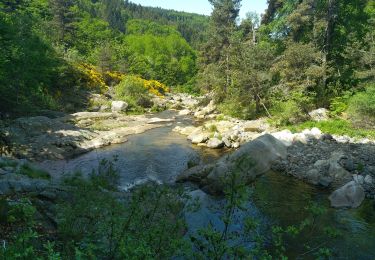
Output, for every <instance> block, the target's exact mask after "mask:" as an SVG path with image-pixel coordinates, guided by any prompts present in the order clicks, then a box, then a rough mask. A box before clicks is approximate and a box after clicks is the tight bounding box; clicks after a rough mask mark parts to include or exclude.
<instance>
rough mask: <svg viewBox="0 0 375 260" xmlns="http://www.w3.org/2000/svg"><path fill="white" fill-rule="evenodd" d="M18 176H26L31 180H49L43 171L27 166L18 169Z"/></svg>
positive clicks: (49, 176)
mask: <svg viewBox="0 0 375 260" xmlns="http://www.w3.org/2000/svg"><path fill="white" fill-rule="evenodd" d="M18 173H19V174H22V175H25V176H28V177H30V178H32V179H47V180H49V179H50V178H51V175H50V174H49V173H48V172H46V171H43V170H40V169H36V168H34V167H32V166H30V165H29V164H23V165H22V166H21V167H20V169H19V172H18Z"/></svg>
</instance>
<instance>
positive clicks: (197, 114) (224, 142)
mask: <svg viewBox="0 0 375 260" xmlns="http://www.w3.org/2000/svg"><path fill="white" fill-rule="evenodd" d="M153 102H154V104H156V105H157V106H158V107H160V108H162V109H165V108H170V109H175V110H178V111H179V112H178V114H179V116H192V117H194V118H195V119H196V121H197V122H198V124H194V125H193V124H192V125H186V124H184V126H180V125H179V124H178V122H176V124H177V126H176V127H175V128H174V129H173V131H174V132H176V133H179V134H182V135H184V136H186V138H187V139H188V140H190V142H191V143H192V144H194V145H197V146H201V147H206V148H209V149H222V148H227V149H232V150H237V149H238V151H237V152H235V153H234V154H233V155H230V156H227V157H225V158H223V159H221V160H220V161H218V162H216V163H212V164H204V165H198V166H196V167H193V168H192V169H189V170H188V171H187V172H185V173H182V174H181V175H180V177H179V178H178V179H179V181H193V182H197V183H199V185H200V186H201V187H202V188H203V187H204V189H205V190H206V191H209V192H212V193H217V192H220V189H222V188H220V185H221V184H222V183H221V182H220V178H222V176H223V173H224V172H229V171H231V170H233V168H234V164H235V162H236V161H237V160H238V159H239V155H241V156H242V155H246V157H247V158H248V159H249V160H255V164H257V163H258V166H259V165H261V167H258V166H257V167H247V170H246V169H245V170H243V175H244V176H245V181H247V182H248V181H253V180H254V179H255V177H256V176H259V175H260V174H262V173H264V172H267V171H268V170H269V169H271V168H272V169H273V170H275V171H277V172H280V173H283V174H286V175H290V176H294V177H296V178H298V179H301V180H303V181H306V182H308V183H311V184H313V185H318V186H321V187H323V188H329V189H332V190H335V192H334V193H333V194H332V196H331V197H330V200H331V205H332V206H334V207H358V206H359V205H360V204H361V202H362V201H363V199H364V197H365V196H366V197H368V198H370V199H374V198H375V156H374V155H375V144H374V142H372V141H371V140H368V139H362V140H355V139H352V138H349V137H347V136H331V135H328V134H324V133H322V132H321V131H320V130H319V129H317V128H313V129H306V130H304V131H302V132H300V133H291V132H290V131H288V130H282V131H280V130H278V129H276V128H274V127H272V126H271V125H270V124H269V123H268V122H267V120H266V119H258V120H239V119H235V118H231V117H227V116H224V115H222V114H220V113H218V112H217V107H216V105H215V104H214V102H213V101H212V100H211V101H210V97H209V96H203V97H199V98H195V97H192V96H190V95H186V94H174V95H167V96H166V97H163V98H161V97H155V98H154V99H153ZM122 108H126V104H122V103H121V104H119V102H117V101H114V102H113V109H112V110H113V112H80V113H75V114H71V115H58V116H38V117H30V118H19V119H16V120H14V121H13V122H12V123H11V124H10V125H9V126H8V127H6V128H4V129H2V132H3V136H5V139H6V142H7V144H8V145H9V148H10V149H9V152H10V153H12V154H13V155H14V156H16V157H18V158H26V159H29V160H34V161H35V160H37V161H43V160H51V159H52V160H56V159H67V158H71V157H74V156H77V155H79V154H82V153H86V152H89V151H91V150H93V149H97V148H100V147H104V146H108V145H111V144H118V143H123V142H126V141H127V138H128V136H130V135H134V134H140V133H143V132H145V131H148V130H151V129H154V128H159V127H165V126H169V125H170V124H171V123H172V122H175V121H176V118H175V117H171V118H163V119H162V118H158V117H155V116H153V115H152V114H149V115H133V116H132V115H126V114H124V113H122ZM311 116H312V117H315V118H316V119H317V120H325V117H326V112H325V111H324V110H323V109H319V110H317V111H315V112H312V113H311ZM253 140H255V142H252V141H253ZM276 147H277V149H276ZM275 149H276V150H275ZM194 164H196V163H194ZM232 166H233V167H232ZM245 168H246V167H245ZM1 170H2V171H3V172H4V170H3V169H1ZM8 170H9V168H8ZM4 176H5V174H4ZM18 178H19V176H18ZM12 181H13V180H12Z"/></svg>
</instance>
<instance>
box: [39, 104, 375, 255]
mask: <svg viewBox="0 0 375 260" xmlns="http://www.w3.org/2000/svg"><path fill="white" fill-rule="evenodd" d="M158 116H159V117H161V118H163V117H164V118H170V117H172V116H175V114H174V113H173V112H170V111H166V112H163V113H161V114H159V115H158ZM192 123H194V122H192V119H190V118H187V117H177V118H176V122H175V123H173V124H172V125H170V126H167V127H162V128H157V129H153V130H150V131H147V132H146V133H143V134H140V135H136V136H131V137H129V140H128V142H126V143H124V144H120V145H113V146H109V147H106V148H102V149H99V150H96V151H92V152H89V153H87V154H84V155H82V156H79V157H77V158H74V159H71V160H67V161H46V162H43V163H42V164H41V166H42V167H43V168H45V169H48V171H49V172H51V173H52V174H53V175H54V176H63V175H64V174H67V173H72V172H75V171H78V170H79V171H80V172H82V173H84V174H85V173H90V172H91V171H92V170H94V169H97V167H98V164H99V162H100V160H101V159H108V160H111V159H113V157H114V156H116V157H117V161H116V162H115V166H116V169H117V170H118V172H119V174H120V183H121V188H122V189H124V190H127V189H129V188H130V187H133V186H134V185H137V184H141V183H144V182H147V181H150V180H152V181H156V182H159V183H173V182H174V180H175V178H176V176H177V175H178V174H179V173H180V172H182V171H184V170H185V169H187V163H188V161H189V160H191V159H192V158H196V157H197V156H198V157H200V158H201V160H203V161H204V162H210V161H213V160H215V159H218V158H219V157H220V156H222V155H223V153H224V152H223V151H218V150H210V149H204V148H199V147H196V146H192V145H191V144H190V143H189V142H188V141H187V140H186V137H185V136H181V135H179V134H177V133H174V132H173V131H172V129H173V127H175V126H176V125H180V126H184V125H191V124H192ZM252 186H253V187H252V188H253V195H252V199H251V201H249V203H248V206H247V208H248V212H249V213H248V214H251V215H252V216H253V217H255V218H258V219H260V221H261V222H262V223H267V224H268V225H271V226H272V225H282V226H287V225H294V224H297V223H300V222H301V221H303V220H304V219H305V218H306V217H307V213H306V210H305V208H306V206H307V205H309V203H310V202H311V201H313V202H317V203H319V204H320V205H325V206H327V207H328V208H329V204H328V199H327V197H328V195H329V193H328V191H326V190H319V189H318V188H316V187H313V186H311V185H308V184H305V183H303V182H301V181H298V180H296V179H293V178H292V177H287V176H283V175H281V174H278V173H273V172H270V173H267V174H265V175H264V176H262V177H260V178H259V179H258V180H257V181H256V182H255V183H253V185H252ZM192 194H195V195H196V196H198V197H200V198H201V200H202V208H201V209H200V210H199V211H198V212H195V213H191V214H188V215H187V222H188V225H189V227H190V229H191V230H195V229H197V228H200V227H202V226H204V225H206V224H207V223H208V222H212V223H217V225H220V221H219V220H218V216H219V215H220V212H219V211H218V210H217V209H214V208H217V207H215V205H216V206H217V205H220V203H222V202H223V201H222V200H221V199H220V198H213V197H210V196H208V195H206V194H204V193H203V192H201V191H193V192H192ZM374 207H375V206H374V203H373V202H371V201H365V202H364V203H363V205H362V206H361V207H360V208H358V209H352V210H336V209H330V208H329V209H328V212H327V213H326V214H325V215H324V217H323V218H320V219H319V220H318V221H317V223H316V225H315V226H316V227H315V228H314V230H311V231H309V232H308V233H307V234H304V236H303V238H302V239H299V240H298V241H297V242H296V241H293V240H291V241H287V242H288V243H290V244H289V247H288V248H293V249H292V250H289V251H288V253H287V255H288V256H289V257H290V259H313V258H311V257H308V256H307V255H303V252H305V251H306V249H304V244H305V243H310V242H311V241H312V242H313V244H319V245H322V246H325V245H327V246H329V247H331V248H333V250H334V252H335V255H334V257H333V258H332V259H369V260H374V259H375V208H374ZM326 227H332V228H335V229H336V230H337V231H338V232H339V236H338V238H335V239H332V238H329V237H327V236H325V235H324V230H323V229H324V228H326ZM234 228H236V227H234ZM237 228H241V227H240V226H237ZM264 232H266V231H264ZM316 238H318V239H319V240H320V241H314V239H316Z"/></svg>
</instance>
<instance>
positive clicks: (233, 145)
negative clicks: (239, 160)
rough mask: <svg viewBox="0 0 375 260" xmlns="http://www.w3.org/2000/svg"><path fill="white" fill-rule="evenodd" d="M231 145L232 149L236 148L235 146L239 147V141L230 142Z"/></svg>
mask: <svg viewBox="0 0 375 260" xmlns="http://www.w3.org/2000/svg"><path fill="white" fill-rule="evenodd" d="M232 147H233V148H234V149H237V148H239V147H240V143H239V142H234V143H233V144H232Z"/></svg>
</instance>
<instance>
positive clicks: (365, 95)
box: [349, 85, 375, 122]
mask: <svg viewBox="0 0 375 260" xmlns="http://www.w3.org/2000/svg"><path fill="white" fill-rule="evenodd" d="M349 112H350V113H351V114H352V116H354V117H358V118H359V119H369V120H371V121H373V122H375V85H371V86H368V87H367V88H366V89H365V91H363V92H358V93H357V94H355V95H354V96H353V97H352V98H351V100H350V102H349Z"/></svg>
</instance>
